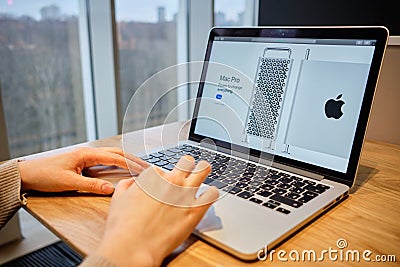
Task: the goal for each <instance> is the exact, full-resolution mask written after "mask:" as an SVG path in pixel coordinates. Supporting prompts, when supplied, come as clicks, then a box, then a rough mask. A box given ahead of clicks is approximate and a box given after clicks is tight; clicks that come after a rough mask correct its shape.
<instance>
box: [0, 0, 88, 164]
mask: <svg viewBox="0 0 400 267" xmlns="http://www.w3.org/2000/svg"><path fill="white" fill-rule="evenodd" d="M78 13H79V3H78V0H70V1H62V0H48V1H46V0H43V1H29V0H19V1H15V0H14V1H13V0H7V1H6V0H1V1H0V58H1V60H0V88H1V90H2V98H3V99H2V101H3V108H4V112H5V119H6V125H7V132H8V139H9V144H10V154H11V157H17V156H21V155H26V154H31V153H35V152H40V151H43V150H49V149H53V148H57V147H61V146H66V145H70V144H74V143H78V142H82V141H85V140H86V132H85V118H84V116H82V114H83V113H84V108H83V100H82V99H83V96H82V74H81V67H80V66H81V64H80V62H81V60H80V49H79V45H80V44H79V27H78Z"/></svg>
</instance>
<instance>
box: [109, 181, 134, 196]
mask: <svg viewBox="0 0 400 267" xmlns="http://www.w3.org/2000/svg"><path fill="white" fill-rule="evenodd" d="M134 181H135V180H134V179H123V180H121V181H119V182H118V184H117V187H116V188H115V192H114V195H113V198H119V196H120V195H122V194H123V193H124V192H125V191H126V190H128V188H129V187H130V186H131V185H132V184H133V183H134Z"/></svg>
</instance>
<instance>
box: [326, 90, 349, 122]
mask: <svg viewBox="0 0 400 267" xmlns="http://www.w3.org/2000/svg"><path fill="white" fill-rule="evenodd" d="M341 98H342V94H340V95H338V96H337V97H336V99H333V98H332V99H329V100H328V101H326V103H325V115H326V117H328V118H334V119H336V120H337V119H340V117H342V115H343V112H342V106H343V105H344V104H345V103H344V101H343V100H342V99H341Z"/></svg>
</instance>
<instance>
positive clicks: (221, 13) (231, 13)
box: [214, 0, 255, 26]
mask: <svg viewBox="0 0 400 267" xmlns="http://www.w3.org/2000/svg"><path fill="white" fill-rule="evenodd" d="M254 2H255V1H254V0H214V25H215V26H251V25H254Z"/></svg>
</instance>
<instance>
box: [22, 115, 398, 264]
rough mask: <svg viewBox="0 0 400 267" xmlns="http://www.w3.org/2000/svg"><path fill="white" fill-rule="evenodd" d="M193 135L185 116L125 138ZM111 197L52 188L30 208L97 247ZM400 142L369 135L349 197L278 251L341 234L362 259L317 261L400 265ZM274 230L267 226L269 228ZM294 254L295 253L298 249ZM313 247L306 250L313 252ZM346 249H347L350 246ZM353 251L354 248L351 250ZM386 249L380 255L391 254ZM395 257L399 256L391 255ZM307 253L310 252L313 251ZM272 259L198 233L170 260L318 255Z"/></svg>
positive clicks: (152, 143)
mask: <svg viewBox="0 0 400 267" xmlns="http://www.w3.org/2000/svg"><path fill="white" fill-rule="evenodd" d="M186 136H187V125H184V124H182V123H173V124H168V125H166V126H163V127H161V126H160V127H155V128H149V129H146V130H145V131H137V132H132V133H130V134H128V135H125V136H124V143H125V145H128V146H129V147H130V148H131V149H132V150H130V151H134V152H136V153H137V152H140V151H143V150H144V148H145V145H144V143H145V144H146V148H152V147H157V146H160V145H161V144H168V143H173V142H175V141H177V140H178V139H184V138H186ZM77 146H88V147H101V146H114V147H122V142H121V136H115V137H112V138H107V139H104V140H98V141H94V142H88V143H84V144H80V145H77ZM77 146H71V147H67V148H63V149H57V150H54V151H51V152H46V153H42V154H38V155H34V156H31V157H40V156H46V155H49V154H54V153H60V152H62V151H65V150H69V149H73V148H75V147H77ZM126 176H127V173H126V172H120V171H118V170H110V171H107V172H103V173H102V177H104V178H105V179H108V180H111V181H113V182H115V183H116V182H117V181H118V180H119V179H121V177H126ZM110 199H111V198H110V197H103V196H96V195H87V194H78V193H76V194H72V193H61V194H60V193H59V194H45V195H29V196H28V205H27V206H26V209H27V210H28V211H29V212H30V213H31V214H32V215H34V216H35V217H36V218H37V219H39V221H40V222H42V223H43V224H44V225H46V226H47V227H48V228H49V229H50V230H52V231H53V232H54V233H55V234H57V235H58V236H59V237H60V238H61V239H63V240H64V241H65V242H66V243H68V244H69V245H70V246H71V247H73V248H74V249H76V250H77V251H78V252H79V253H81V254H82V255H87V254H89V253H91V252H92V251H94V250H95V248H96V245H97V244H98V243H99V240H100V238H101V236H102V233H103V230H104V225H105V220H106V217H107V211H108V208H109V204H110ZM399 226H400V146H399V145H392V144H387V143H380V142H373V141H366V142H365V145H364V148H363V153H362V156H361V162H360V167H359V171H358V175H357V181H356V185H355V186H354V187H353V188H352V190H351V194H350V196H349V198H348V199H347V200H345V201H344V202H343V203H341V204H340V205H337V206H336V207H334V208H333V209H331V210H329V211H328V212H327V213H325V214H323V215H322V216H321V217H319V218H318V219H317V220H315V221H313V222H312V223H310V224H308V225H307V226H306V227H304V228H303V229H302V230H301V231H299V232H298V233H296V234H295V235H293V236H292V237H290V238H289V239H288V240H286V241H285V242H284V243H282V244H281V245H280V246H278V247H277V248H275V250H276V251H279V250H284V251H286V252H287V254H286V256H285V257H286V258H288V253H290V252H291V251H292V250H297V251H298V252H299V254H300V256H301V255H302V253H303V252H304V250H314V251H315V252H316V253H317V255H318V257H319V255H320V254H321V252H322V251H323V250H328V249H329V248H331V249H336V250H339V249H338V247H337V241H338V240H339V239H345V240H346V242H347V247H346V248H345V249H343V250H342V251H343V252H346V251H348V250H358V251H359V253H360V257H361V259H360V262H357V261H352V260H351V257H350V261H348V262H346V261H345V259H346V257H345V256H344V257H343V258H344V261H343V262H341V261H340V258H339V259H338V260H336V261H334V260H330V259H329V257H328V255H326V254H325V260H324V261H323V262H319V263H318V265H321V264H322V265H333V264H335V265H337V264H338V263H339V266H342V265H346V266H348V265H349V266H353V265H354V266H366V264H368V265H373V266H375V265H376V266H399V265H400V264H399V262H400V253H399V252H400V251H399V250H400V227H399ZM266 231H267V229H266ZM365 250H370V251H371V252H372V254H371V255H367V256H369V258H370V259H371V260H374V259H375V256H376V255H394V256H395V257H396V262H391V263H390V262H385V263H383V262H377V261H375V262H369V263H367V262H365V261H364V260H363V259H362V253H363V252H364V251H365ZM292 255H295V254H292ZM306 255H307V254H306ZM343 255H346V254H343ZM349 255H350V254H349ZM384 257H385V256H382V257H380V259H384ZM389 257H391V258H392V256H387V257H386V258H387V259H388V258H389ZM306 258H307V257H306ZM272 261H273V262H270V259H267V260H266V261H254V262H243V261H240V260H238V259H236V258H234V257H232V256H230V255H228V254H226V253H224V252H222V251H220V250H218V249H217V248H215V247H213V246H211V245H209V244H207V243H205V242H203V241H201V240H199V239H197V238H196V237H194V236H191V237H190V238H189V239H188V240H186V241H185V243H184V244H182V246H180V247H179V248H178V249H177V250H176V251H175V252H174V253H173V254H172V255H171V256H170V257H168V258H167V259H166V261H165V264H168V266H244V265H255V266H265V264H269V266H271V264H273V266H283V265H284V266H288V265H295V264H301V265H302V266H303V265H305V264H306V263H307V264H308V265H310V266H315V265H316V264H317V263H316V262H307V261H306V262H294V261H292V260H290V259H289V258H288V262H282V261H280V260H278V259H277V258H276V254H275V257H274V258H273V260H272Z"/></svg>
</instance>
